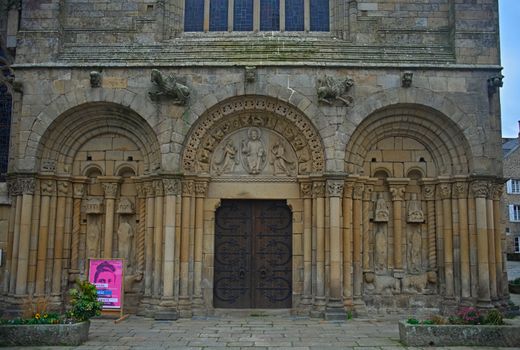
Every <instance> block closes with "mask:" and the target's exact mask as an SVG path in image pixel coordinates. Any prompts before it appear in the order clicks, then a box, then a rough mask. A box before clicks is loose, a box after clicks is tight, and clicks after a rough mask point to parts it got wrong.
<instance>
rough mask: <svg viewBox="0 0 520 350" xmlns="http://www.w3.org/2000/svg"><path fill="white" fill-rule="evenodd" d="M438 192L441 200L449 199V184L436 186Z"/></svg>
mask: <svg viewBox="0 0 520 350" xmlns="http://www.w3.org/2000/svg"><path fill="white" fill-rule="evenodd" d="M438 191H439V195H440V197H441V199H450V198H451V183H446V182H445V183H441V184H439V185H438Z"/></svg>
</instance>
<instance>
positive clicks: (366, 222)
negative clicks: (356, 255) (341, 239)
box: [363, 179, 374, 282]
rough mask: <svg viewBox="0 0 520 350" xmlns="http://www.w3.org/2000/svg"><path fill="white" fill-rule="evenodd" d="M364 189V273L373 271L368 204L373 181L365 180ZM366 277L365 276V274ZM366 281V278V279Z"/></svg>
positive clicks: (370, 199) (370, 198) (372, 189)
mask: <svg viewBox="0 0 520 350" xmlns="http://www.w3.org/2000/svg"><path fill="white" fill-rule="evenodd" d="M364 182H365V191H364V192H363V273H364V274H365V275H366V274H367V273H369V272H373V267H372V266H373V264H372V263H373V262H371V261H370V250H371V249H370V237H371V235H372V231H371V229H370V226H371V225H370V213H369V212H370V204H371V202H372V192H373V191H374V185H373V182H372V181H370V180H368V179H367V180H365V181H364ZM365 278H367V276H365ZM367 282H368V280H367Z"/></svg>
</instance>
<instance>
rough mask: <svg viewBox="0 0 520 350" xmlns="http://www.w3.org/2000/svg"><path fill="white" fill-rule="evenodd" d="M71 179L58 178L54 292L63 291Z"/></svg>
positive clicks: (55, 294)
mask: <svg viewBox="0 0 520 350" xmlns="http://www.w3.org/2000/svg"><path fill="white" fill-rule="evenodd" d="M71 187H72V184H71V183H70V182H69V181H65V180H58V200H57V204H56V229H55V238H54V266H53V268H52V271H53V274H52V294H53V296H59V295H60V293H61V276H62V270H63V240H64V234H65V209H66V200H67V196H68V195H69V194H70V191H71V190H72V188H71Z"/></svg>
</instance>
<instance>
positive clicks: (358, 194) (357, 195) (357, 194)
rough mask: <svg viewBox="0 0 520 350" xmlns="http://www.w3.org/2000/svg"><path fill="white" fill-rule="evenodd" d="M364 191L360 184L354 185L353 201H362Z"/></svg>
mask: <svg viewBox="0 0 520 350" xmlns="http://www.w3.org/2000/svg"><path fill="white" fill-rule="evenodd" d="M364 190H365V185H363V184H362V183H357V184H355V185H354V192H353V194H352V198H353V199H363V191H364Z"/></svg>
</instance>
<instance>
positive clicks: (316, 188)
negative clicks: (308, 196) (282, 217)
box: [313, 181, 325, 313]
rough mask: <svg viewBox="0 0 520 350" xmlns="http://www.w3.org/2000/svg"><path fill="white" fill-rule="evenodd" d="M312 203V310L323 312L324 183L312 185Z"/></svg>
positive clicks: (317, 182)
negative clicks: (313, 280) (313, 252)
mask: <svg viewBox="0 0 520 350" xmlns="http://www.w3.org/2000/svg"><path fill="white" fill-rule="evenodd" d="M313 196H314V198H313V201H314V205H315V207H316V294H315V298H314V308H315V311H316V312H318V313H322V312H323V311H324V310H325V183H324V182H321V181H316V182H314V183H313Z"/></svg>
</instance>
